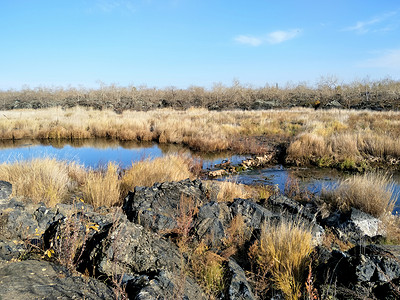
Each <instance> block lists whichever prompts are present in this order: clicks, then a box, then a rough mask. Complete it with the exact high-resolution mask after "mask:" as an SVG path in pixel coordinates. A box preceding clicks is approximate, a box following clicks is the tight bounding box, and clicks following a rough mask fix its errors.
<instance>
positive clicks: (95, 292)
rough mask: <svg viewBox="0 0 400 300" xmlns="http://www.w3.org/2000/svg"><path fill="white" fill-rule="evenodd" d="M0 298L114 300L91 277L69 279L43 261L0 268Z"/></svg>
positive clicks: (97, 281) (111, 292) (62, 271)
mask: <svg viewBox="0 0 400 300" xmlns="http://www.w3.org/2000/svg"><path fill="white" fill-rule="evenodd" d="M0 291H1V295H0V299H93V300H94V299H113V298H114V294H113V291H112V290H111V289H110V288H108V287H107V286H106V285H105V284H104V283H102V282H101V281H99V280H96V279H93V278H89V277H88V278H83V277H82V276H72V275H71V274H70V273H69V272H68V271H67V270H66V269H64V268H63V267H60V266H57V265H54V264H52V263H50V262H46V261H36V260H26V261H17V262H10V263H6V264H2V265H1V266H0Z"/></svg>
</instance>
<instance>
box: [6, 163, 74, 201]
mask: <svg viewBox="0 0 400 300" xmlns="http://www.w3.org/2000/svg"><path fill="white" fill-rule="evenodd" d="M75 168H79V166H76V165H75V164H69V163H67V162H64V161H57V160H56V159H54V158H45V159H33V160H30V161H21V162H15V163H3V164H1V165H0V178H2V180H6V181H9V182H11V183H12V185H13V195H14V196H21V197H23V198H25V199H28V198H29V201H33V202H35V203H39V202H44V203H46V204H47V205H49V206H54V205H55V204H57V203H60V202H63V201H65V200H66V198H67V197H68V194H69V192H70V190H71V189H72V188H73V187H74V184H73V182H72V181H71V179H70V177H69V174H70V173H72V172H73V173H76V172H75V171H73V169H75Z"/></svg>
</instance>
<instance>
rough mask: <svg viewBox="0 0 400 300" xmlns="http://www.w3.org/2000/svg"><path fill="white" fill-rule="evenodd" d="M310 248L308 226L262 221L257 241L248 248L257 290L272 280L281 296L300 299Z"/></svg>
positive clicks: (310, 237) (268, 286)
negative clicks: (263, 223)
mask: <svg viewBox="0 0 400 300" xmlns="http://www.w3.org/2000/svg"><path fill="white" fill-rule="evenodd" d="M312 249H313V246H312V235H311V232H310V229H306V228H304V227H303V226H302V225H301V224H298V223H288V222H281V223H279V224H266V225H265V226H264V227H263V229H262V231H261V236H260V240H259V242H256V243H255V244H253V246H252V247H251V248H250V251H249V256H250V258H251V260H252V262H253V264H254V268H255V270H254V272H255V276H254V279H255V281H256V282H255V284H256V289H258V291H259V293H260V294H261V295H262V294H264V293H265V292H266V291H267V290H268V289H269V288H270V287H271V286H270V285H271V284H272V285H274V286H275V288H276V289H279V290H280V291H282V292H283V293H284V295H285V299H300V296H301V289H302V287H303V286H302V285H303V284H304V282H305V281H306V280H305V279H306V277H305V273H306V268H307V267H308V264H309V255H310V254H311V251H312Z"/></svg>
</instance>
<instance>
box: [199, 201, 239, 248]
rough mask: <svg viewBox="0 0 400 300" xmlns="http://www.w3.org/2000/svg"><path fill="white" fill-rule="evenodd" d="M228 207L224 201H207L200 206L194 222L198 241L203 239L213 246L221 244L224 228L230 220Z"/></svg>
mask: <svg viewBox="0 0 400 300" xmlns="http://www.w3.org/2000/svg"><path fill="white" fill-rule="evenodd" d="M231 219H232V218H231V213H230V210H229V207H228V205H227V204H226V203H224V202H220V203H218V202H209V203H207V204H205V205H203V206H202V207H200V209H199V212H198V213H197V218H196V222H195V224H194V228H196V230H195V235H196V238H197V239H198V241H200V240H205V241H207V242H209V244H211V245H212V246H214V247H218V246H221V245H222V239H223V238H224V237H225V236H226V234H225V230H226V228H227V227H228V226H229V223H230V221H231Z"/></svg>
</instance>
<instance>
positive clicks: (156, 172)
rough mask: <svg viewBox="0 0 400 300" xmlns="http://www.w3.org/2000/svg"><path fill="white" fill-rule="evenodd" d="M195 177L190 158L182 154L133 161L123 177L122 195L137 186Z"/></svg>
mask: <svg viewBox="0 0 400 300" xmlns="http://www.w3.org/2000/svg"><path fill="white" fill-rule="evenodd" d="M186 178H191V179H193V174H192V173H191V172H190V166H189V160H188V159H186V158H185V157H182V156H176V155H170V156H165V157H160V158H156V159H154V160H149V159H147V160H143V161H139V162H136V163H133V164H132V166H131V168H130V169H128V170H126V171H125V173H124V174H123V176H122V179H121V195H122V196H124V195H126V194H127V193H128V191H130V190H133V189H134V187H135V186H152V185H153V184H154V183H156V182H159V183H161V182H165V181H179V180H183V179H186Z"/></svg>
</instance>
